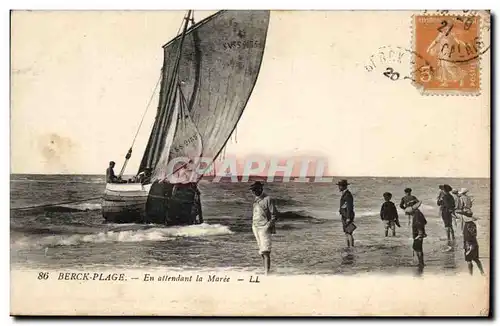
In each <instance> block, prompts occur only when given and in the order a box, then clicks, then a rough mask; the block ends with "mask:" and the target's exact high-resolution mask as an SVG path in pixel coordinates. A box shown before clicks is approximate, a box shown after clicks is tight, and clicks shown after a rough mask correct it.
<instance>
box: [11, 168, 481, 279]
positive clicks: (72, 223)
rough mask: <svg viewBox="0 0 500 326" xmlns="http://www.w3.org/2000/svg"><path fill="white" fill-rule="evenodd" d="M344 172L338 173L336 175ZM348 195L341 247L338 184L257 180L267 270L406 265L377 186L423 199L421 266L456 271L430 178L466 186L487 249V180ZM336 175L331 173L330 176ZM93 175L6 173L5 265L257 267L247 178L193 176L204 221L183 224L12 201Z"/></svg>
mask: <svg viewBox="0 0 500 326" xmlns="http://www.w3.org/2000/svg"><path fill="white" fill-rule="evenodd" d="M342 178H346V177H342ZM347 178H348V177H347ZM348 179H349V181H350V183H351V186H350V189H351V192H352V193H353V196H354V205H355V212H356V218H355V224H356V225H357V226H358V228H357V230H356V231H355V233H354V238H355V248H354V250H353V251H352V252H347V251H346V249H345V247H346V242H345V236H344V234H343V232H342V226H341V222H340V217H339V215H338V208H339V199H340V193H339V190H338V187H337V186H336V185H335V184H334V183H295V182H291V183H279V182H274V183H267V184H266V186H265V191H266V193H268V194H269V195H271V196H272V197H274V198H275V199H276V202H277V207H278V210H279V211H280V212H283V213H286V214H285V215H284V218H283V219H281V220H280V221H279V222H278V224H277V233H276V234H275V235H273V249H272V271H273V272H274V273H277V274H359V273H368V272H383V273H395V272H397V273H413V272H414V271H415V269H416V267H415V266H416V260H415V259H416V258H415V257H414V256H413V252H412V249H411V242H412V241H411V238H410V237H411V233H410V229H409V227H408V225H407V223H408V222H407V221H408V220H407V218H406V217H405V215H404V212H402V211H401V210H399V214H400V221H401V227H400V228H396V233H397V234H396V237H384V225H383V223H382V221H381V220H380V216H379V213H380V206H381V204H382V202H383V198H382V194H383V193H384V192H386V191H389V192H391V193H392V194H393V201H394V203H395V204H396V206H399V201H400V199H401V197H402V196H403V195H404V192H403V190H404V188H406V187H411V188H412V189H413V194H414V195H415V196H417V197H418V198H419V199H420V200H422V201H423V204H422V206H421V210H422V212H423V213H424V214H425V216H426V218H427V221H428V224H427V227H426V231H427V234H428V237H427V238H426V239H425V240H424V255H425V262H426V271H427V272H429V273H456V272H463V271H464V270H466V264H465V261H464V258H463V249H462V236H461V232H460V231H459V228H457V230H456V231H455V232H456V238H457V241H456V246H455V247H454V248H453V250H451V251H447V250H446V249H447V241H446V233H445V229H444V226H443V222H442V220H441V218H440V217H439V216H438V207H437V206H436V196H437V193H438V185H439V184H443V183H447V184H450V185H451V186H452V187H454V188H461V187H466V188H468V189H469V193H470V195H471V196H473V197H474V206H473V210H474V215H475V216H477V217H478V221H477V222H476V223H477V226H478V240H479V246H480V258H481V260H482V261H483V264H484V265H485V267H488V265H489V257H490V248H489V245H490V241H489V236H490V179H436V178H372V177H356V178H348ZM334 180H337V179H334ZM104 187H105V184H104V178H103V176H99V175H12V177H11V217H10V228H11V233H10V235H11V237H10V245H11V267H12V268H17V269H22V268H26V269H32V268H53V269H61V268H110V267H111V268H155V269H156V268H165V269H170V270H172V269H174V270H175V269H179V270H207V271H208V270H233V271H252V272H256V271H261V270H262V258H261V257H260V255H259V254H258V248H257V245H256V242H255V239H254V236H253V234H252V230H251V213H252V202H253V196H252V194H251V193H250V191H249V189H248V187H249V184H248V183H210V182H202V183H200V191H201V193H202V197H201V198H202V205H203V214H204V220H205V223H203V224H201V225H193V226H176V227H165V226H163V225H140V224H106V223H104V220H103V218H102V213H101V205H100V201H99V200H98V199H97V200H91V201H88V202H81V203H70V204H61V205H56V206H52V207H45V208H41V209H31V210H16V209H15V208H19V207H26V206H32V205H44V204H52V203H61V202H66V201H76V200H80V199H85V198H93V197H98V196H100V195H102V193H103V191H104Z"/></svg>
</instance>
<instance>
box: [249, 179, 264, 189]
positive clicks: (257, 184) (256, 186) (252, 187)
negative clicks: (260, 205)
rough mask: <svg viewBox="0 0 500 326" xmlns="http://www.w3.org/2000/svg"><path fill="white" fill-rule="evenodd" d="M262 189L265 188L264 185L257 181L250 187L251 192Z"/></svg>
mask: <svg viewBox="0 0 500 326" xmlns="http://www.w3.org/2000/svg"><path fill="white" fill-rule="evenodd" d="M261 188H264V184H263V183H262V182H260V181H255V182H254V183H252V184H251V185H250V189H251V190H254V189H261Z"/></svg>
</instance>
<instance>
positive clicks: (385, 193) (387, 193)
mask: <svg viewBox="0 0 500 326" xmlns="http://www.w3.org/2000/svg"><path fill="white" fill-rule="evenodd" d="M382 196H384V198H386V197H388V198H392V194H391V193H390V192H384V194H383V195H382Z"/></svg>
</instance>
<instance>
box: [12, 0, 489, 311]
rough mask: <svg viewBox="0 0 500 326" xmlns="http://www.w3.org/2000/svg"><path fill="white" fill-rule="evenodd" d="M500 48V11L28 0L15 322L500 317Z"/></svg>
mask: <svg viewBox="0 0 500 326" xmlns="http://www.w3.org/2000/svg"><path fill="white" fill-rule="evenodd" d="M361 22H362V23H361ZM490 53H491V51H490V12H488V11H475V10H459V11H458V10H456V11H448V10H425V9H422V10H419V11H417V10H416V11H321V10H316V11H300V10H290V11H286V10H283V11H280V10H220V11H198V10H184V11H182V10H177V11H147V10H146V11H133V10H132V11H113V10H108V11H76V10H75V11H71V10H70V11H37V10H34V11H28V10H26V11H24V10H14V11H11V70H10V74H11V106H10V115H11V121H10V123H11V181H10V187H11V188H10V189H11V190H10V194H11V197H10V260H11V262H10V270H11V284H10V296H11V306H10V312H11V314H12V315H67V316H74V315H114V316H488V315H490V277H491V274H490V263H491V261H490V231H491V230H490V225H491V215H490V212H491V206H490V203H491V183H490V182H491V181H490V173H491V171H490V92H491V89H490V85H491V81H490V79H491V70H490Z"/></svg>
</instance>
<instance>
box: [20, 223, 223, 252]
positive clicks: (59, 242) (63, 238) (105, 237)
mask: <svg viewBox="0 0 500 326" xmlns="http://www.w3.org/2000/svg"><path fill="white" fill-rule="evenodd" d="M226 234H233V232H232V231H231V230H230V229H229V227H227V226H224V225H221V224H213V225H211V224H206V223H203V224H200V225H189V226H179V227H177V226H175V227H152V228H148V229H139V230H126V231H106V232H99V233H92V234H73V235H51V236H46V237H43V238H37V239H36V241H35V242H33V241H32V240H31V241H30V239H29V238H26V237H23V238H20V239H17V241H15V242H14V246H18V247H31V246H32V245H35V246H36V247H40V248H43V247H55V246H74V245H78V244H82V243H111V242H144V241H170V240H174V239H175V238H178V237H187V238H198V237H208V236H218V235H226Z"/></svg>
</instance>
